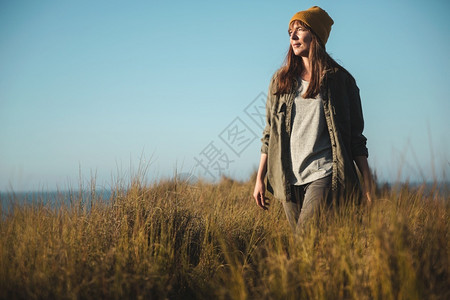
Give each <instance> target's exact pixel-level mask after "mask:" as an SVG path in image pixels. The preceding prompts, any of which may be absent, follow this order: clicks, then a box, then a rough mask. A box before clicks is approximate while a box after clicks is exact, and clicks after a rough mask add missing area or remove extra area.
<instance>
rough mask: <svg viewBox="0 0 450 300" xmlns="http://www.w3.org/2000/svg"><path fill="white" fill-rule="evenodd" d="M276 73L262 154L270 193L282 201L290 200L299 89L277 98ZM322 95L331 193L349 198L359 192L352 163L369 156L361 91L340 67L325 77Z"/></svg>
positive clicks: (267, 107)
mask: <svg viewBox="0 0 450 300" xmlns="http://www.w3.org/2000/svg"><path fill="white" fill-rule="evenodd" d="M277 73H278V72H277ZM277 73H275V75H274V76H273V77H272V80H271V83H270V86H269V92H268V97H267V103H266V127H265V129H264V131H263V137H262V139H261V142H262V147H261V152H262V153H266V154H267V173H266V174H267V190H268V191H269V192H271V193H272V194H273V195H274V197H275V198H277V199H279V200H282V201H290V199H291V189H290V184H289V181H288V180H289V178H288V174H287V172H286V171H287V170H290V169H291V168H292V167H291V162H290V153H289V151H290V145H289V143H290V134H291V113H292V105H293V102H294V99H295V95H296V90H297V88H295V89H293V92H292V93H289V94H283V95H279V96H276V95H274V93H275V91H276V90H277V89H276V83H277ZM320 95H321V98H322V103H323V108H324V112H325V119H326V123H327V127H328V132H329V134H330V141H331V146H332V147H331V148H332V157H333V172H332V190H333V192H334V195H339V196H349V195H350V194H351V193H353V192H355V191H358V192H359V180H358V175H357V173H356V168H355V165H354V162H353V160H354V158H355V157H356V156H366V157H367V156H368V151H367V147H366V140H367V139H366V138H365V137H364V135H363V129H364V119H363V114H362V108H361V99H360V97H359V89H358V87H357V85H356V82H355V79H354V78H353V77H352V76H351V75H350V73H348V72H347V71H346V70H344V69H340V68H339V69H335V70H333V71H330V72H328V73H327V74H326V75H325V77H324V79H323V83H322V86H321V91H320Z"/></svg>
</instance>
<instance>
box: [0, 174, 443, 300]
mask: <svg viewBox="0 0 450 300" xmlns="http://www.w3.org/2000/svg"><path fill="white" fill-rule="evenodd" d="M253 182H254V178H250V179H249V181H248V182H235V181H233V180H231V179H227V178H223V179H222V180H221V182H220V183H218V184H208V183H205V182H197V183H195V184H188V183H186V182H178V181H176V180H168V181H163V182H159V183H158V184H154V185H153V186H143V185H142V184H140V181H139V180H138V179H136V180H134V181H133V182H132V183H131V184H130V186H128V187H127V188H119V187H118V188H117V189H116V190H115V191H114V193H113V194H112V196H111V199H101V197H100V196H99V195H97V194H96V193H95V190H94V189H92V191H91V192H92V193H91V195H90V196H89V197H88V198H89V199H87V198H86V195H85V194H82V193H80V194H78V193H73V194H72V196H71V197H70V199H61V204H60V205H58V206H49V205H43V204H39V201H36V202H35V203H34V204H22V205H13V206H11V207H10V208H9V210H8V211H4V210H3V211H1V215H2V219H1V223H0V298H1V299H130V298H131V299H450V276H449V275H450V274H449V269H450V242H449V240H450V239H449V238H450V237H449V233H450V231H449V212H450V201H449V194H448V191H447V192H444V193H440V194H437V193H435V192H434V190H431V191H425V189H424V187H422V188H420V187H416V188H411V187H408V186H407V185H405V186H402V187H399V188H397V189H385V190H383V191H379V192H378V193H377V195H376V196H375V197H374V201H373V204H372V205H371V206H370V207H366V206H355V205H353V204H349V205H347V206H345V207H341V208H339V209H334V210H326V211H323V212H322V213H321V214H320V216H319V217H317V218H316V220H314V222H313V223H312V225H313V226H310V227H309V228H308V230H307V231H306V232H305V233H304V234H303V235H302V236H299V237H294V236H293V235H292V233H291V231H290V228H289V225H288V223H287V221H286V218H285V216H284V213H283V211H282V206H281V204H280V203H279V202H277V201H274V200H272V201H271V203H270V204H271V205H270V209H269V211H263V210H261V209H259V208H258V207H257V206H256V204H255V203H254V200H253V199H252V198H251V194H252V192H253ZM90 200H92V201H90ZM105 200H108V201H105Z"/></svg>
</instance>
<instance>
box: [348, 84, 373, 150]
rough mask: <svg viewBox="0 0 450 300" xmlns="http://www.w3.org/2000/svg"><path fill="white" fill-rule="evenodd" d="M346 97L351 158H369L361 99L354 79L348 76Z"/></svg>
mask: <svg viewBox="0 0 450 300" xmlns="http://www.w3.org/2000/svg"><path fill="white" fill-rule="evenodd" d="M347 89H348V95H349V99H350V119H351V120H350V122H351V131H352V132H351V148H352V149H351V150H352V156H353V158H355V157H356V156H366V157H368V156H369V152H368V150H367V146H366V142H367V138H366V137H365V136H364V135H363V130H364V117H363V112H362V107H361V98H360V96H359V88H358V86H357V85H356V82H355V79H354V78H353V77H352V76H350V77H349V79H348V81H347Z"/></svg>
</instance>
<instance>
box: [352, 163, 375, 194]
mask: <svg viewBox="0 0 450 300" xmlns="http://www.w3.org/2000/svg"><path fill="white" fill-rule="evenodd" d="M355 162H356V165H357V166H358V169H359V171H360V172H361V174H362V176H363V180H364V185H363V195H364V197H366V200H367V202H368V203H370V202H372V197H371V192H372V182H373V179H372V173H371V172H370V168H369V163H368V162H367V157H366V156H356V157H355Z"/></svg>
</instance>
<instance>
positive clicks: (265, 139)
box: [261, 75, 275, 154]
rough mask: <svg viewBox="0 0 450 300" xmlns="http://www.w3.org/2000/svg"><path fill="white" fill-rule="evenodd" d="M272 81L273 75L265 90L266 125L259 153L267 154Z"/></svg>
mask: <svg viewBox="0 0 450 300" xmlns="http://www.w3.org/2000/svg"><path fill="white" fill-rule="evenodd" d="M274 81H275V75H274V76H273V77H272V79H271V81H270V84H269V90H268V92H267V101H266V126H265V128H264V130H263V136H262V139H261V142H262V146H261V153H265V154H267V153H268V152H269V138H270V130H271V129H270V127H271V116H272V103H273V101H272V99H273V97H274V94H273V93H274V91H273V88H274Z"/></svg>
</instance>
